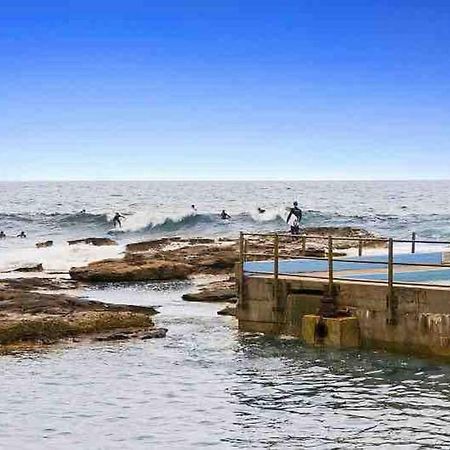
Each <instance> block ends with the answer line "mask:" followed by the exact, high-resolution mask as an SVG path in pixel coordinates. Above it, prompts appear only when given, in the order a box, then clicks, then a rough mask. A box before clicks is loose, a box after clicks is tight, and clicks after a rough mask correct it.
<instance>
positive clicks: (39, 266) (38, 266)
mask: <svg viewBox="0 0 450 450" xmlns="http://www.w3.org/2000/svg"><path fill="white" fill-rule="evenodd" d="M43 271H44V267H43V266H42V264H36V265H34V266H25V267H18V268H17V269H14V270H13V272H43Z"/></svg>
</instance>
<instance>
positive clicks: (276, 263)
mask: <svg viewBox="0 0 450 450" xmlns="http://www.w3.org/2000/svg"><path fill="white" fill-rule="evenodd" d="M279 254H280V238H279V236H278V234H277V233H276V234H275V236H274V242H273V295H274V298H275V302H276V308H277V309H278V307H279V298H278V297H279V295H278V272H279Z"/></svg>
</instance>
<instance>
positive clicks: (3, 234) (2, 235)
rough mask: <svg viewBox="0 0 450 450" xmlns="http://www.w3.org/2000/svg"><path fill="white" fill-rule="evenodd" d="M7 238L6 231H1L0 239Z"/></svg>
mask: <svg viewBox="0 0 450 450" xmlns="http://www.w3.org/2000/svg"><path fill="white" fill-rule="evenodd" d="M5 238H6V234H5V232H4V231H0V239H5Z"/></svg>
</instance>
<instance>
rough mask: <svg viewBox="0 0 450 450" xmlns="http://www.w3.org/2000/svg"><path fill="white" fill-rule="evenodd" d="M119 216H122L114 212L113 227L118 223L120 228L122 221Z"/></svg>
mask: <svg viewBox="0 0 450 450" xmlns="http://www.w3.org/2000/svg"><path fill="white" fill-rule="evenodd" d="M121 218H124V217H123V216H121V215H120V214H116V215H115V216H114V218H113V225H114V228H116V227H117V225H119V227H120V228H122V222H121V221H120V219H121Z"/></svg>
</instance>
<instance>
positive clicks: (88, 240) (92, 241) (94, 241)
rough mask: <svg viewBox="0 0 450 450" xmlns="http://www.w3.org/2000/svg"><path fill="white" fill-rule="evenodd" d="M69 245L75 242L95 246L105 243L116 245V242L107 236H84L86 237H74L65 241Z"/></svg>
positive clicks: (75, 243)
mask: <svg viewBox="0 0 450 450" xmlns="http://www.w3.org/2000/svg"><path fill="white" fill-rule="evenodd" d="M67 243H68V244H69V245H77V244H89V245H95V246H97V247H100V246H105V245H117V242H116V241H114V240H112V239H109V238H95V237H94V238H86V239H75V240H73V241H67Z"/></svg>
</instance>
